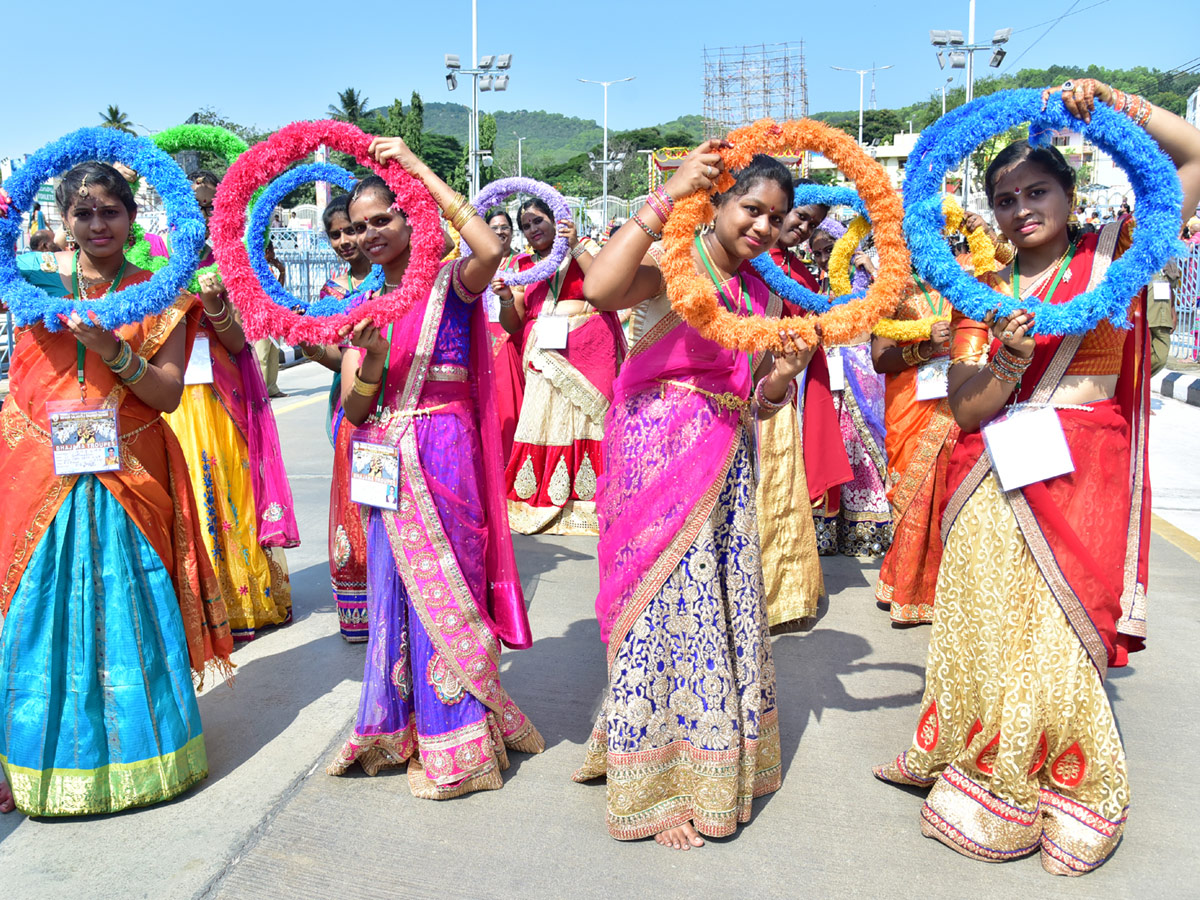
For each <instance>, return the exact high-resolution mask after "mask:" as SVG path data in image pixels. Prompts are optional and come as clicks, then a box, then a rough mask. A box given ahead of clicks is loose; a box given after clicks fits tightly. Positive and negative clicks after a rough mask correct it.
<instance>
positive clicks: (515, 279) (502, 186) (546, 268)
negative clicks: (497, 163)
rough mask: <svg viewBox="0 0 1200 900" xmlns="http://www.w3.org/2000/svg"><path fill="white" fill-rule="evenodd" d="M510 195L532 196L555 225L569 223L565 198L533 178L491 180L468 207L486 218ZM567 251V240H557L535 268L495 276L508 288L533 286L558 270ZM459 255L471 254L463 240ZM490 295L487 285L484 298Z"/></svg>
mask: <svg viewBox="0 0 1200 900" xmlns="http://www.w3.org/2000/svg"><path fill="white" fill-rule="evenodd" d="M513 194H528V195H529V196H531V197H537V198H539V199H541V200H545V201H546V205H547V206H549V207H550V211H551V212H552V213H554V221H555V222H562V221H568V222H569V221H571V207H569V206H567V200H566V198H565V197H563V195H562V194H560V193H559V192H558V191H556V190H555V189H554V188H552V187H550V185H548V184H546V183H545V182H544V181H538V180H536V179H534V178H501V179H500V180H499V181H493V182H492V183H491V184H489V185H488V186H487V187H485V188H484V189H483V190H482V191H480V192H479V193H478V194H476V195H475V196H474V197H473V198H472V200H471V205H472V206H474V207H475V208H476V209H477V210H479V214H480V215H481V216H484V215H487V211H488V210H489V209H491V208H492V207H493V206H495V205H497V204H498V203H499V202H500V201H501V200H507V199H508V198H509V197H511V196H512V195H513ZM568 249H569V247H568V245H567V239H566V238H565V237H556V238H555V239H554V246H553V247H552V248H551V249H550V255H549V256H547V257H546V258H545V259H543V260H542V261H541V262H539V263H537V264H536V265H534V266H533V268H531V269H526V270H525V271H523V272H497V273H496V275H497V277H498V278H501V279H503V280H504V283H505V284H508V285H514V284H516V285H521V284H536V283H537V282H539V281H545V280H546V279H547V278H549V277H551V276H552V275H553V274H554V273H555V272H557V271H558V267H559V266H561V265H562V261H563V260H564V259H566V258H567V250H568ZM462 255H463V256H470V255H471V248H470V247H469V246H468V245H467V242H466V241H463V251H462ZM491 293H492V288H491V286H490V285H489V287H488V289H487V295H485V296H486V299H488V300H489V301H490V300H491V296H490V295H491Z"/></svg>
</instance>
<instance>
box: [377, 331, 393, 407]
mask: <svg viewBox="0 0 1200 900" xmlns="http://www.w3.org/2000/svg"><path fill="white" fill-rule="evenodd" d="M395 327H396V326H395V325H389V326H388V333H387V341H388V355H387V359H385V360H384V361H383V378H381V379H380V381H379V395H378V396H377V397H376V398H375V412H376V413H378V412H381V411H382V410H383V393H384V391H386V390H387V379H388V369H389V368H391V365H392V329H393V328H395Z"/></svg>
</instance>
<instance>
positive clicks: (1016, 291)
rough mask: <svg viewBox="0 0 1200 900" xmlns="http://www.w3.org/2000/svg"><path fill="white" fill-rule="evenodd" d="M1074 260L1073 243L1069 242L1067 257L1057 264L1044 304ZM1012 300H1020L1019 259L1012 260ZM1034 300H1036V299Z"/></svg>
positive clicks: (1048, 300)
mask: <svg viewBox="0 0 1200 900" xmlns="http://www.w3.org/2000/svg"><path fill="white" fill-rule="evenodd" d="M1074 258H1075V242H1074V241H1072V242H1071V246H1070V247H1069V248H1068V249H1067V255H1066V256H1064V257H1063V261H1062V263H1060V264H1059V267H1058V272H1056V273H1055V275H1054V281H1052V282H1051V283H1050V290H1049V291H1047V292H1046V299H1045V301H1044V302H1046V303H1049V302H1050V300H1051V298H1052V297H1053V296H1054V289H1055V288H1057V287H1058V283H1059V282H1060V281H1062V277H1063V272H1065V271H1067V266H1069V265H1071V260H1072V259H1074ZM1012 286H1013V300H1017V301H1019V300H1020V299H1021V261H1020V258H1019V257H1018V258H1016V259H1014V260H1013V282H1012ZM1034 299H1037V298H1036V297H1035V298H1034Z"/></svg>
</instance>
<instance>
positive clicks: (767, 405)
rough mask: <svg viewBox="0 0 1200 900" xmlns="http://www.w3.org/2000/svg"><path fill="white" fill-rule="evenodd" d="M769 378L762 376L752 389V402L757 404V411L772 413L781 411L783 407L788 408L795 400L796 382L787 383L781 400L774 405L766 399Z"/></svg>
mask: <svg viewBox="0 0 1200 900" xmlns="http://www.w3.org/2000/svg"><path fill="white" fill-rule="evenodd" d="M769 377H770V376H769V375H764V376H763V377H762V378H760V379H759V380H758V384H757V385H755V387H754V402H755V403H757V404H758V406H759V409H769V410H771V411H774V410H777V409H783V408H784V407H785V406H790V405H791V403H792V401H793V400H794V399H796V380H795V379H792V380H791V381H789V382H788V386H787V391H786V392H784V395H783V399H782V400H780V401H779V402H778V403H776V402H775V401H774V400H768V399H767V394H766V389H767V379H768V378H769Z"/></svg>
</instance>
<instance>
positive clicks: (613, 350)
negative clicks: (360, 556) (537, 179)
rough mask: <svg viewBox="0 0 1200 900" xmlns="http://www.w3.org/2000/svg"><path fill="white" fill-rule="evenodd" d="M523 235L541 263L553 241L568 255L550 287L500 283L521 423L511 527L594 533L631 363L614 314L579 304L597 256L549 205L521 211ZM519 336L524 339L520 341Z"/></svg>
mask: <svg viewBox="0 0 1200 900" xmlns="http://www.w3.org/2000/svg"><path fill="white" fill-rule="evenodd" d="M517 221H518V222H519V223H520V226H521V231H522V233H523V234H524V235H525V238H526V240H528V241H529V246H530V247H531V248H532V250H533V252H534V253H535V254H537V255H538V256H543V255H545V254H547V253H549V252H550V248H551V247H552V246H553V244H554V238H555V234H556V232H557V234H560V235H562V236H565V237H566V238H567V240H568V242H569V244H570V246H571V252H570V254H569V255H568V256H567V258H566V259H564V260H563V262H562V265H560V266H559V268H558V271H557V272H556V273H555V274H554V276H553V277H551V278H550V279H549V280H547V281H541V282H538V283H537V284H534V285H530V286H529V287H528V288H526V289H525V290H524V291H519V292H517V293H514V292H513V291H512V290H511V289H509V288H508V287H507V286H505V285H504V284H503V283H501V282H499V281H497V282H496V284H495V286H494V289H495V292H496V294H497V296H499V298H500V324H501V325H503V326H504V328H505V330H506V331H508V333H509V334H510V335H512V336H513V341H514V347H515V348H516V349H518V350H520V352H521V380H522V382H523V389H522V399H521V410H520V416H519V417H518V419H517V424H516V431H515V434H514V436H513V447H512V454H511V455H510V456H509V458H508V467H507V469H506V471H505V481H506V482H507V486H508V521H509V524H510V525H511V526H512V529H513V531H519V532H521V533H522V534H536V533H538V532H547V533H550V534H596V533H597V531H598V527H597V524H596V482H597V479H599V478H600V477H601V476H602V475H603V473H604V454H603V452H602V450H601V447H602V443H603V440H604V416H605V414H606V413H607V412H608V408H609V404H610V403H611V402H612V396H613V379H614V378H616V375H617V367H618V366H619V365H620V364H621V360H622V359H623V358H624V356H625V335H624V334H623V333H622V331H621V320H620V319H619V318H618V317H617V314H616V313H615V312H602V311H599V310H597V309H594V308H593V307H591V306H589V305H588V304H587V302H586V301H585V300H584V299H583V279H584V275H585V274H586V273H587V270H588V268H589V267H590V266H591V264H592V256H593V254H595V253H596V252H598V249H599V248H598V247H596V245H595V244H593V243H592V242H591V241H586V240H585V241H580V240H578V238H577V236H576V233H575V226H574V224H572V223H570V222H560V223H558V226H557V229H556V227H555V223H554V214H553V213H552V212H550V207H549V206H547V205H546V202H545V201H544V200H541V199H539V198H536V197H535V198H533V199H530V200H526V201H525V202H524V203H523V204H521V209H520V212H519V214H518V216H517ZM518 335H519V338H518Z"/></svg>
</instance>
